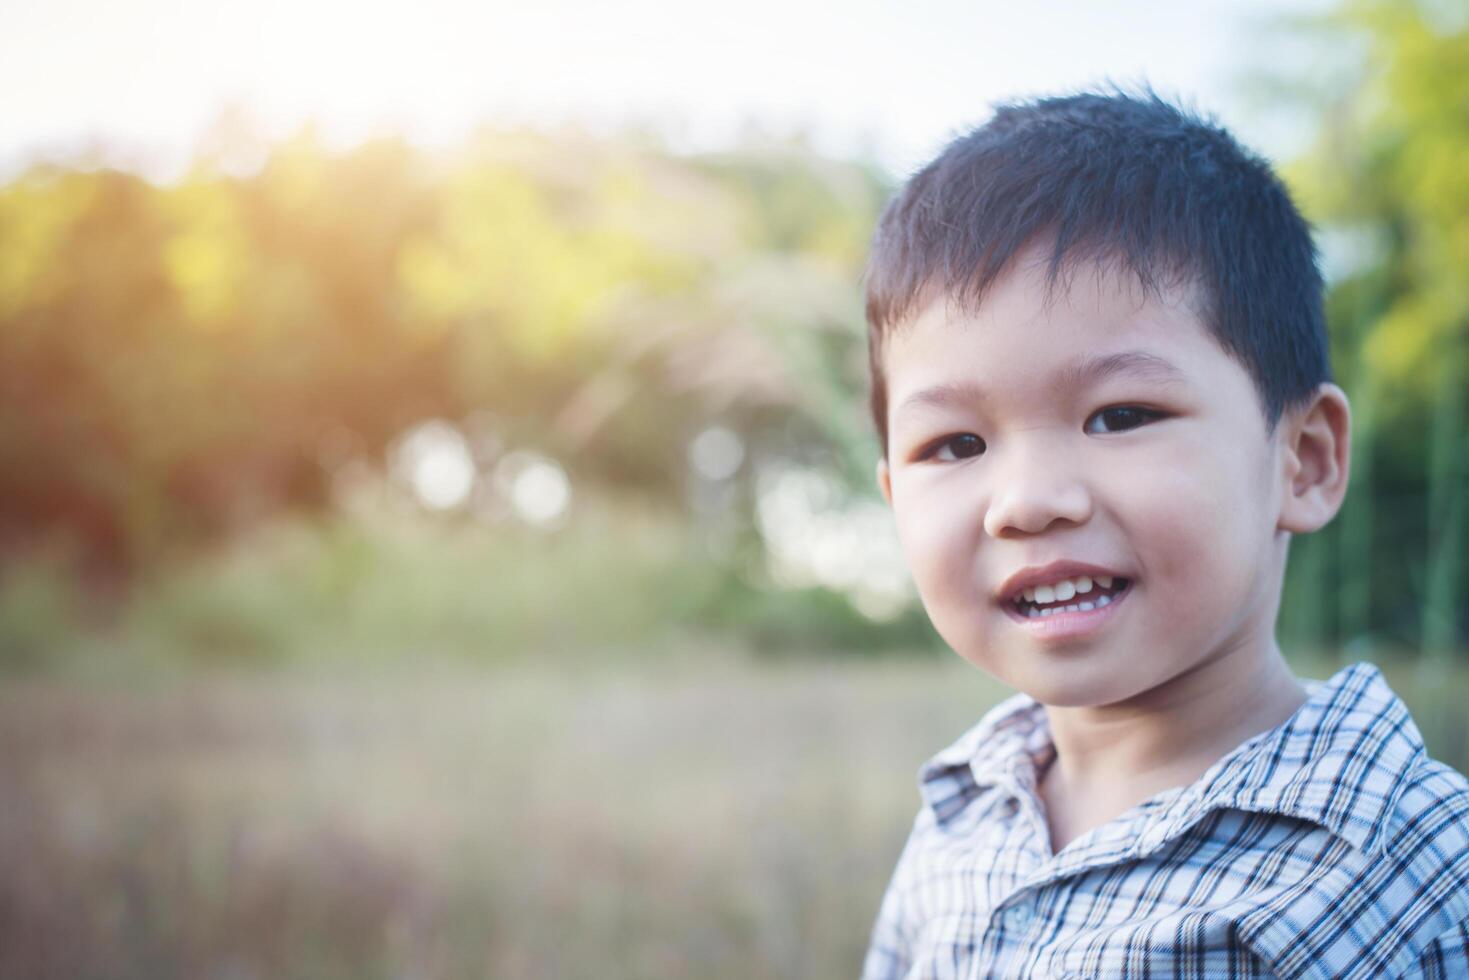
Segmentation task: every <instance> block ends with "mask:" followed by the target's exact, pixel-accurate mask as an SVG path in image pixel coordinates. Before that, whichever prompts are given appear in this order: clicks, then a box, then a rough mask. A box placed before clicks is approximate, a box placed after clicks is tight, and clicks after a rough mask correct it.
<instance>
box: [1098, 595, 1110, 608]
mask: <svg viewBox="0 0 1469 980" xmlns="http://www.w3.org/2000/svg"><path fill="white" fill-rule="evenodd" d="M1111 601H1112V597H1111V596H1109V595H1103V596H1097V605H1098V606H1105V605H1107V604H1108V603H1109V602H1111Z"/></svg>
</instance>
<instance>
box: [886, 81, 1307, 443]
mask: <svg viewBox="0 0 1469 980" xmlns="http://www.w3.org/2000/svg"><path fill="white" fill-rule="evenodd" d="M1032 242H1043V243H1049V245H1050V261H1049V265H1048V283H1049V284H1050V286H1051V287H1054V286H1055V284H1056V281H1057V279H1058V277H1059V276H1060V275H1061V274H1062V272H1063V271H1065V270H1066V269H1068V268H1072V267H1074V266H1075V264H1076V263H1077V262H1078V261H1079V260H1094V261H1098V262H1103V263H1113V264H1115V265H1116V266H1117V267H1119V268H1122V269H1125V270H1127V271H1130V272H1131V273H1132V274H1133V275H1135V276H1136V277H1137V279H1138V281H1139V282H1140V283H1141V284H1142V285H1143V286H1144V287H1146V288H1148V289H1150V290H1152V291H1153V292H1155V293H1156V292H1157V291H1159V290H1160V289H1162V288H1164V287H1166V286H1170V285H1176V284H1183V283H1189V284H1192V285H1194V286H1195V287H1196V290H1197V292H1196V302H1197V304H1198V308H1197V312H1198V313H1199V315H1200V318H1201V319H1202V320H1203V322H1204V324H1205V326H1206V327H1207V328H1208V329H1209V331H1210V332H1211V333H1212V334H1213V336H1214V338H1215V339H1216V340H1217V341H1218V342H1219V344H1220V346H1221V347H1223V348H1224V350H1225V351H1226V352H1227V353H1228V354H1230V355H1231V356H1233V357H1234V358H1236V359H1237V360H1238V361H1239V362H1240V363H1241V364H1243V365H1244V367H1245V368H1246V369H1247V370H1248V371H1249V373H1250V376H1251V377H1252V378H1253V379H1254V382H1255V387H1256V390H1257V392H1258V394H1259V396H1260V403H1261V407H1262V410H1263V414H1264V416H1265V420H1266V425H1267V430H1268V432H1267V434H1269V433H1273V432H1274V430H1275V425H1276V423H1277V422H1278V421H1279V419H1280V416H1281V414H1282V413H1283V412H1284V411H1285V410H1286V409H1287V408H1290V407H1295V406H1298V405H1302V404H1304V403H1306V402H1307V400H1308V399H1309V398H1310V396H1311V395H1312V393H1313V392H1314V390H1315V389H1316V387H1317V386H1318V385H1319V384H1320V383H1321V382H1323V381H1329V380H1330V365H1329V360H1328V354H1327V339H1326V323H1325V315H1324V312H1323V308H1322V305H1323V304H1322V281H1321V273H1320V270H1319V269H1318V267H1317V257H1316V248H1315V245H1314V244H1313V242H1312V240H1311V228H1310V226H1309V225H1308V224H1307V223H1306V221H1305V219H1304V218H1302V217H1301V214H1300V212H1299V211H1297V210H1296V208H1295V205H1294V204H1293V203H1292V202H1291V199H1290V196H1289V194H1288V193H1287V192H1286V189H1285V187H1284V185H1283V184H1282V183H1281V182H1280V180H1279V178H1277V177H1276V175H1275V174H1274V172H1273V171H1272V170H1271V168H1270V165H1269V164H1268V163H1267V162H1266V161H1265V160H1263V159H1262V158H1261V157H1259V156H1256V155H1254V154H1253V153H1250V152H1249V151H1247V150H1245V149H1244V148H1242V147H1241V146H1240V145H1239V143H1237V142H1236V141H1235V139H1234V138H1233V137H1232V136H1231V135H1230V134H1229V133H1228V132H1227V131H1226V130H1225V129H1224V128H1223V127H1222V126H1220V125H1219V124H1218V123H1217V122H1215V121H1213V120H1212V119H1207V118H1203V117H1201V116H1199V115H1197V114H1196V113H1194V112H1190V111H1187V110H1184V109H1182V108H1179V107H1177V106H1175V105H1173V104H1170V103H1169V102H1167V101H1165V100H1163V99H1162V98H1160V97H1159V96H1158V95H1157V94H1156V93H1154V92H1153V91H1152V90H1151V89H1146V88H1145V89H1143V91H1142V92H1141V93H1140V94H1129V93H1126V92H1123V91H1120V90H1117V91H1112V92H1105V93H1099V92H1084V93H1080V94H1076V95H1067V96H1057V97H1051V98H1042V99H1038V100H1034V101H1022V102H1013V103H1006V104H1002V105H999V106H997V107H996V110H995V113H994V115H993V117H991V119H990V120H989V121H988V122H986V123H985V124H984V125H982V126H980V127H978V128H977V129H974V130H973V131H971V132H969V133H968V134H966V135H963V136H960V137H958V138H957V139H955V140H954V141H953V142H951V143H950V144H949V145H948V146H947V147H946V148H945V149H944V150H943V151H942V152H941V153H940V154H939V155H938V156H937V157H936V158H935V159H934V160H933V161H932V162H930V163H929V164H928V165H926V166H925V167H923V168H922V169H921V170H919V171H918V172H917V173H916V174H914V175H913V176H912V178H911V179H910V180H909V181H908V182H907V184H906V185H905V186H904V187H903V188H902V189H901V190H900V191H899V192H898V194H897V195H896V196H895V197H894V198H893V199H892V200H891V201H890V202H889V203H888V205H887V207H886V208H885V209H884V211H883V213H882V216H881V218H880V219H879V220H878V225H877V231H876V233H875V234H874V236H873V242H872V249H871V252H870V254H869V257H868V263H867V270H866V273H865V275H864V280H865V282H866V292H867V295H866V310H867V328H868V355H869V367H870V372H871V409H872V414H873V420H874V421H875V423H876V425H877V430H878V434H879V436H880V438H881V440H882V451H883V455H884V456H886V455H887V449H888V433H887V390H886V379H885V376H884V374H883V366H882V353H883V346H884V341H885V339H886V338H887V337H888V336H889V335H890V334H891V333H892V332H893V331H894V330H897V329H901V325H902V324H903V323H904V322H905V320H906V318H908V317H910V316H911V315H916V314H917V313H918V312H919V309H918V306H919V304H920V303H922V302H926V301H927V299H928V298H930V297H931V296H933V295H934V294H935V293H934V291H935V290H938V291H941V294H942V295H946V296H947V297H948V298H949V299H950V301H954V302H957V303H959V304H960V306H961V307H962V308H965V309H968V310H970V311H973V310H975V309H977V308H978V306H979V304H980V301H981V299H982V297H983V295H984V292H985V290H986V289H987V288H988V287H989V286H990V285H991V284H992V283H993V282H994V281H995V280H996V279H997V278H999V276H1000V275H1002V274H1003V273H1004V272H1005V271H1006V269H1007V266H1008V265H1009V263H1010V261H1011V260H1012V259H1013V258H1014V257H1015V256H1016V254H1017V253H1018V252H1020V251H1021V250H1022V249H1024V248H1026V247H1027V246H1028V245H1030V244H1031V243H1032Z"/></svg>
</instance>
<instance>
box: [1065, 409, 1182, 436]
mask: <svg viewBox="0 0 1469 980" xmlns="http://www.w3.org/2000/svg"><path fill="white" fill-rule="evenodd" d="M1162 417H1163V413H1162V412H1155V411H1153V410H1152V409H1150V408H1140V407H1139V406H1137V405H1114V406H1112V407H1111V408H1104V409H1102V410H1101V411H1099V412H1097V413H1096V414H1095V415H1093V416H1092V417H1091V418H1089V419H1087V420H1086V426H1085V427H1084V431H1086V432H1088V433H1092V434H1097V433H1107V432H1124V431H1126V430H1128V429H1135V428H1137V427H1138V426H1140V425H1143V424H1145V423H1147V422H1151V421H1153V420H1154V419H1160V418H1162ZM1093 423H1097V424H1096V425H1094V424H1093Z"/></svg>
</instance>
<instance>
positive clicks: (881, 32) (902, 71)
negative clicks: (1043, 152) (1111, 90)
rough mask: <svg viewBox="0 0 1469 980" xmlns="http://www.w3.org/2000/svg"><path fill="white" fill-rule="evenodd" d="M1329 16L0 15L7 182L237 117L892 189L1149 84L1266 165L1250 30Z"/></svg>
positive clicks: (180, 148)
mask: <svg viewBox="0 0 1469 980" xmlns="http://www.w3.org/2000/svg"><path fill="white" fill-rule="evenodd" d="M1313 6H1314V7H1319V6H1320V2H1319V0H1273V2H1272V0H1181V2H1178V3H1171V4H1160V3H1157V2H1156V0H1109V2H1101V0H1091V2H1087V0H1049V2H1048V0H1033V2H1030V3H1024V4H1022V3H1014V2H992V0H969V2H958V0H931V2H930V0H908V2H904V3H895V2H888V3H879V2H874V0H844V2H841V3H831V2H828V3H819V4H818V3H813V2H802V0H740V2H739V3H729V2H724V3H712V2H708V0H620V2H617V3H606V2H603V3H598V2H594V0H536V2H525V0H517V2H513V3H512V2H507V0H478V2H474V3H464V2H457V0H418V2H415V3H413V4H411V5H409V4H398V3H362V2H361V0H248V2H245V0H212V2H211V0H187V2H185V0H105V2H103V0H0V86H3V91H5V92H7V93H9V94H8V95H7V96H6V98H5V99H3V100H0V178H3V177H4V176H7V175H10V174H13V173H15V172H18V171H19V170H20V169H21V168H23V167H24V166H25V165H27V164H28V163H30V162H32V161H35V160H38V159H51V160H77V159H81V158H83V157H84V155H86V154H88V153H94V154H95V153H96V152H99V148H100V150H101V151H103V152H105V157H104V159H105V161H106V162H108V163H112V164H115V165H116V164H121V165H124V166H129V167H131V168H133V169H137V170H140V171H142V172H144V173H146V174H148V175H149V176H152V177H154V178H155V179H160V180H166V179H170V178H171V177H172V176H176V175H177V174H179V173H181V172H182V170H183V169H184V167H185V166H186V165H187V162H188V160H189V158H190V156H191V154H192V153H193V152H194V149H195V147H196V146H197V143H198V140H199V138H200V136H201V134H203V133H204V132H205V131H206V130H207V129H208V127H209V126H210V125H211V123H212V122H213V121H214V120H216V119H218V118H219V117H220V114H221V113H222V112H223V111H224V110H225V109H226V108H229V107H233V108H235V109H237V110H242V111H243V112H244V113H245V114H247V115H248V117H249V118H250V119H251V120H253V125H254V126H255V127H256V128H257V129H258V130H259V132H260V134H261V135H263V136H267V137H277V136H284V135H287V134H289V133H290V132H292V131H294V130H295V129H297V128H298V127H299V126H301V125H302V124H303V123H304V122H306V121H307V120H314V121H315V122H316V123H317V124H318V126H319V127H320V130H321V132H322V133H323V134H324V135H325V137H326V138H327V139H328V140H330V141H332V142H338V143H342V144H349V143H352V142H355V141H357V140H361V139H363V138H366V137H369V136H372V135H377V134H381V133H385V132H398V133H404V134H406V135H408V136H409V137H410V138H412V139H414V140H415V141H417V142H419V143H422V144H424V145H427V146H437V145H448V146H452V145H453V144H454V143H455V142H456V141H457V140H459V139H462V138H463V136H464V135H465V134H466V133H467V132H468V131H469V130H470V129H472V128H473V127H474V126H475V125H476V124H480V123H485V122H489V123H491V124H494V123H517V124H519V123H530V124H533V125H558V124H561V123H565V122H572V123H575V124H578V125H581V126H584V127H586V128H589V129H593V130H598V129H614V128H616V127H618V126H622V125H625V124H627V123H629V122H634V123H645V124H653V125H655V126H657V127H659V128H660V129H661V130H662V131H664V132H665V133H667V134H668V136H669V138H670V140H671V141H672V142H673V143H674V145H675V146H679V147H684V148H689V149H704V148H717V147H719V146H723V145H728V144H730V143H731V142H733V141H734V140H736V139H737V138H738V137H739V135H740V134H741V133H742V132H743V131H745V130H746V129H747V128H749V127H752V126H754V127H758V128H762V129H764V130H765V131H767V132H774V133H777V134H779V133H789V132H792V131H795V130H804V131H806V132H808V133H809V134H810V138H811V139H812V140H813V142H814V143H815V144H816V145H817V146H818V147H819V148H820V149H822V150H824V151H827V152H830V153H832V154H833V155H852V154H863V155H866V156H869V157H871V158H873V159H875V160H876V161H877V162H878V163H880V164H882V165H884V166H886V167H887V168H888V169H889V170H890V171H891V172H892V173H893V174H895V175H898V176H903V175H906V174H907V173H910V172H911V171H912V170H913V169H914V168H916V167H917V166H918V165H919V164H921V163H922V162H923V161H924V160H926V159H927V158H928V157H930V156H932V155H933V153H935V152H936V151H937V150H938V149H939V148H940V147H941V146H942V145H943V143H944V142H946V141H947V140H948V139H949V138H950V137H952V136H953V135H955V134H956V133H958V132H961V131H963V130H964V129H965V128H967V127H969V126H971V125H974V124H976V123H979V122H981V121H983V119H984V118H985V117H986V116H987V115H988V112H989V108H988V107H989V105H990V104H991V103H992V102H993V101H995V100H997V99H1002V98H1009V97H1016V96H1026V95H1035V94H1042V93H1048V92H1055V91H1063V90H1068V89H1075V88H1078V87H1082V86H1088V85H1095V84H1097V83H1099V82H1104V81H1107V80H1111V81H1115V82H1119V83H1123V84H1130V83H1136V82H1138V81H1139V80H1143V79H1146V80H1147V81H1149V82H1150V83H1151V84H1152V85H1153V86H1154V87H1155V88H1156V89H1157V90H1158V91H1159V92H1160V93H1161V94H1164V95H1167V96H1172V97H1177V98H1181V99H1183V100H1185V101H1187V102H1189V103H1191V104H1193V105H1196V106H1198V107H1200V108H1202V109H1205V110H1206V111H1209V112H1211V113H1213V114H1215V115H1217V116H1218V117H1219V118H1220V119H1221V121H1223V122H1224V123H1226V124H1227V125H1230V126H1231V127H1233V128H1234V129H1235V130H1236V131H1237V132H1238V134H1239V135H1240V136H1241V138H1243V139H1244V140H1245V141H1246V142H1247V143H1249V144H1250V145H1252V146H1254V147H1255V148H1256V149H1258V150H1261V151H1262V152H1265V153H1266V154H1267V155H1280V154H1283V153H1286V152H1289V151H1290V150H1291V149H1292V146H1291V145H1290V140H1291V138H1292V135H1291V133H1290V132H1289V131H1288V130H1283V129H1281V128H1280V127H1279V125H1278V124H1277V125H1275V126H1274V128H1272V127H1271V126H1270V125H1269V124H1267V121H1266V120H1264V119H1262V118H1261V117H1260V114H1259V113H1258V112H1254V111H1251V110H1250V109H1249V108H1247V107H1246V106H1245V105H1244V104H1243V103H1242V100H1241V98H1240V96H1239V84H1238V82H1239V76H1240V75H1241V73H1242V72H1243V71H1245V70H1246V69H1248V68H1249V67H1251V65H1252V64H1254V63H1255V62H1252V61H1251V60H1250V59H1251V58H1258V57H1259V55H1260V43H1259V42H1260V38H1261V31H1260V29H1259V26H1258V24H1259V21H1260V20H1261V19H1262V18H1268V17H1270V16H1272V15H1274V14H1278V13H1284V12H1288V11H1300V10H1304V9H1310V8H1312V7H1313Z"/></svg>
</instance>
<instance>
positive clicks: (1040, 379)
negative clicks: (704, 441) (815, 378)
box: [863, 93, 1469, 980]
mask: <svg viewBox="0 0 1469 980" xmlns="http://www.w3.org/2000/svg"><path fill="white" fill-rule="evenodd" d="M1321 293H1322V283H1321V277H1320V274H1319V273H1318V271H1317V267H1316V258H1315V250H1314V247H1313V245H1312V242H1311V236H1310V230H1309V228H1308V226H1307V225H1306V223H1305V222H1304V221H1303V220H1302V218H1301V216H1300V215H1299V213H1298V212H1297V211H1296V209H1295V208H1294V206H1293V205H1292V204H1291V202H1290V199H1289V197H1288V196H1287V194H1286V192H1285V190H1284V188H1283V187H1282V185H1281V184H1280V182H1279V181H1278V180H1277V179H1276V178H1275V177H1274V176H1273V174H1272V173H1271V171H1270V168H1269V167H1268V166H1267V165H1266V164H1265V163H1264V162H1263V161H1262V160H1260V159H1259V158H1257V157H1255V156H1253V155H1251V154H1249V153H1247V152H1246V151H1244V150H1242V149H1241V148H1240V147H1239V146H1238V144H1236V143H1235V141H1234V140H1233V139H1232V138H1231V137H1230V136H1229V135H1228V134H1227V133H1226V132H1224V131H1223V130H1222V129H1220V128H1218V127H1217V126H1216V125H1214V124H1212V123H1210V122H1208V121H1205V120H1202V119H1200V118H1198V117H1196V116H1193V115H1191V114H1189V113H1186V112H1184V111H1181V110H1179V109H1177V108H1175V107H1173V106H1171V105H1169V104H1167V103H1166V102H1164V101H1162V100H1160V99H1158V98H1157V97H1156V96H1154V95H1152V94H1151V93H1148V94H1144V95H1140V96H1129V95H1123V94H1112V95H1096V94H1085V95H1078V96H1074V97H1066V98H1054V99H1044V100H1041V101H1036V102H1029V103H1021V104H1013V105H1006V106H1002V107H1001V108H1000V109H999V110H998V112H997V113H996V114H995V115H994V117H993V118H992V119H991V121H990V122H988V123H986V124H985V125H984V126H982V127H980V128H979V129H977V130H976V131H974V132H972V133H970V134H969V135H967V136H964V137H962V138H960V139H957V140H955V141H954V142H953V143H952V144H951V145H950V146H949V147H948V148H947V149H945V150H944V151H943V153H942V154H940V156H939V157H938V158H937V159H935V160H934V161H933V162H932V163H930V164H929V165H928V166H927V167H925V168H924V169H923V170H921V171H919V172H918V173H917V174H916V175H915V176H914V177H913V178H912V179H911V180H910V181H909V182H908V184H907V186H906V187H905V188H904V189H903V190H902V192H901V193H900V194H899V195H898V196H897V197H896V198H895V199H894V200H893V201H892V203H891V204H889V206H888V208H887V210H886V211H885V212H884V214H883V216H882V220H881V222H880V224H879V227H878V230H877V233H876V236H875V238H874V242H873V250H872V255H871V261H870V264H869V268H868V275H867V315H868V322H869V340H870V344H871V348H870V353H871V369H872V382H873V386H872V405H873V415H874V419H875V421H876V424H877V429H878V432H879V434H880V437H881V442H882V459H881V460H880V461H879V463H878V467H877V479H878V483H879V485H880V486H881V489H882V493H883V496H884V497H885V498H886V499H887V501H888V503H889V504H890V505H891V507H892V509H893V512H894V516H895V520H896V524H897V528H898V533H899V538H900V540H901V542H902V546H903V551H904V554H905V556H906V558H907V561H908V563H909V565H910V567H911V570H912V573H913V576H914V580H915V582H916V584H917V587H918V591H919V594H920V596H921V597H922V600H923V604H924V607H925V609H926V610H927V612H928V614H929V616H930V618H931V619H932V621H933V623H934V626H935V627H936V628H937V630H938V631H939V633H940V634H941V635H942V636H943V638H944V640H945V641H947V642H948V644H949V645H950V646H952V647H953V649H954V650H955V652H957V653H958V654H959V656H961V657H963V658H964V659H966V660H968V661H970V662H971V663H973V664H974V665H975V666H977V667H979V668H981V669H982V670H984V671H986V672H987V673H989V674H992V675H993V676H995V677H997V678H999V679H1000V680H1002V681H1004V682H1005V683H1007V684H1009V685H1010V686H1012V687H1014V688H1016V689H1018V691H1019V692H1020V693H1018V694H1016V695H1014V696H1013V697H1011V698H1009V699H1008V700H1006V701H1004V702H1002V703H1001V704H1000V705H998V706H997V707H995V708H994V709H993V710H991V711H990V712H989V713H988V714H986V715H985V716H984V717H983V718H982V719H981V720H980V721H979V723H978V724H977V725H975V727H973V728H972V729H970V730H969V731H968V732H966V733H965V734H964V735H963V736H961V737H960V738H959V740H958V741H956V742H955V743H954V744H953V745H951V746H949V747H948V748H946V749H944V750H943V751H942V752H940V753H938V754H937V755H935V756H934V757H933V758H931V759H930V760H928V761H927V762H926V763H925V764H924V765H923V766H922V768H921V769H920V771H919V775H918V789H919V792H920V795H921V797H922V799H923V805H922V807H921V808H920V809H919V811H918V816H917V818H916V820H915V821H914V823H913V828H912V832H911V834H910V836H909V838H908V841H907V844H906V845H905V847H904V848H903V851H902V854H901V856H900V857H899V859H898V864H897V869H896V871H895V872H894V874H893V878H892V882H891V884H890V885H889V886H888V888H887V891H886V894H885V895H884V896H883V898H882V902H881V908H880V911H879V913H878V916H877V921H876V924H875V926H874V929H873V932H872V938H871V945H870V948H869V949H868V952H867V956H866V961H865V964H864V969H863V976H864V978H866V980H878V978H887V977H906V978H918V977H924V978H930V977H932V978H940V977H942V978H960V977H962V978H979V977H1047V978H1050V977H1088V978H1091V977H1107V978H1111V977H1266V976H1280V977H1374V978H1376V977H1469V928H1466V922H1469V782H1466V780H1465V779H1464V777H1463V776H1461V775H1460V774H1459V773H1457V772H1455V771H1454V770H1453V769H1451V768H1449V767H1448V766H1445V765H1443V764H1442V763H1439V762H1436V761H1434V760H1432V759H1430V758H1428V756H1427V755H1426V754H1425V752H1424V748H1423V743H1422V738H1421V736H1420V734H1419V732H1418V730H1417V728H1416V727H1415V726H1414V724H1413V722H1412V719H1411V718H1410V717H1409V715H1408V711H1407V709H1406V708H1405V707H1404V705H1403V703H1402V701H1400V700H1399V699H1398V698H1397V696H1396V695H1395V694H1394V693H1393V691H1392V690H1391V689H1389V687H1388V686H1387V684H1386V683H1385V682H1384V681H1383V678H1382V675H1381V674H1380V673H1379V672H1378V671H1377V669H1376V668H1375V667H1373V666H1372V665H1370V664H1367V663H1359V664H1355V665H1353V666H1350V667H1347V668H1345V669H1343V670H1341V671H1340V672H1339V673H1337V674H1336V675H1335V676H1333V677H1332V678H1331V679H1330V680H1328V681H1325V682H1321V681H1314V680H1308V681H1301V680H1299V679H1297V678H1296V677H1295V676H1294V675H1293V674H1292V673H1291V670H1290V668H1289V667H1288V666H1287V665H1286V663H1285V661H1284V659H1283V658H1282V656H1281V653H1280V649H1279V647H1278V646H1277V645H1276V641H1275V635H1274V632H1275V618H1276V613H1277V611H1278V609H1279V605H1280V590H1281V581H1282V577H1283V575H1284V572H1285V564H1286V553H1287V550H1288V546H1289V544H1290V538H1291V535H1293V534H1301V533H1308V532H1311V531H1315V530H1317V529H1318V528H1320V527H1322V526H1323V525H1325V524H1326V523H1327V522H1328V521H1329V520H1331V518H1332V516H1333V515H1335V513H1336V512H1337V509H1338V508H1339V507H1340V506H1341V502H1342V498H1343V496H1344V495H1345V493H1346V488H1347V472H1348V461H1349V449H1348V446H1349V435H1350V416H1349V409H1348V404H1347V399H1346V397H1345V396H1344V395H1343V393H1342V391H1341V389H1340V388H1338V387H1337V386H1336V385H1334V384H1332V383H1331V380H1330V373H1329V367H1328V363H1327V343H1326V332H1325V326H1324V321H1323V314H1322V297H1321Z"/></svg>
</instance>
